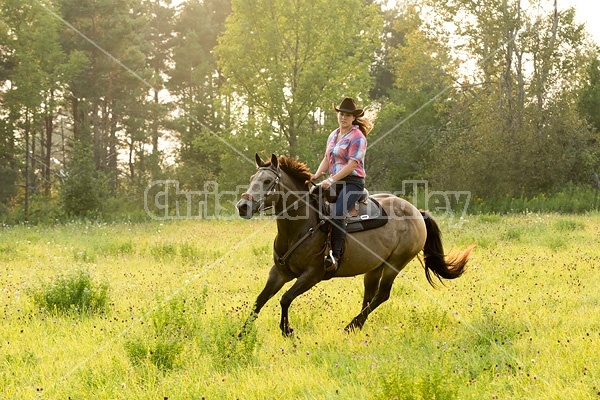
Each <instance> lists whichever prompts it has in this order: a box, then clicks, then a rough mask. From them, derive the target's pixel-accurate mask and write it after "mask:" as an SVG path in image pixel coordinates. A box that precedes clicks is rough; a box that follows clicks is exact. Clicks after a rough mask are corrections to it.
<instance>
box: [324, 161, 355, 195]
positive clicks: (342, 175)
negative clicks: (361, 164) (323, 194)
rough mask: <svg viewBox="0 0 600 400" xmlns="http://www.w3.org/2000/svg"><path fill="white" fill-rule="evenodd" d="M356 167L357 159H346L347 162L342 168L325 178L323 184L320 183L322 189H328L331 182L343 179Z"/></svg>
mask: <svg viewBox="0 0 600 400" xmlns="http://www.w3.org/2000/svg"><path fill="white" fill-rule="evenodd" d="M356 167H358V161H356V160H350V161H348V164H346V165H345V166H344V168H342V169H341V170H340V172H338V173H337V174H335V175H332V176H330V177H329V178H328V179H327V180H325V181H324V182H323V184H322V187H323V189H328V188H329V187H330V186H331V184H332V183H333V182H336V181H339V180H342V179H344V178H345V177H347V176H348V175H350V174H351V173H352V171H354V170H355V169H356Z"/></svg>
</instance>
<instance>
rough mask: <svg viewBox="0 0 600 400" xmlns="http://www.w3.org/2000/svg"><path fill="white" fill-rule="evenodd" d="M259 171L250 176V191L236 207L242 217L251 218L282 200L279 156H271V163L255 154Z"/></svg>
mask: <svg viewBox="0 0 600 400" xmlns="http://www.w3.org/2000/svg"><path fill="white" fill-rule="evenodd" d="M255 158H256V167H257V168H258V171H257V172H256V174H254V175H252V177H251V178H250V186H249V187H248V191H247V192H246V193H244V194H243V195H242V198H241V199H240V201H238V202H237V204H236V207H237V209H238V213H239V214H240V217H242V218H245V219H250V218H252V216H253V215H254V214H256V213H257V212H260V211H262V210H265V209H267V208H271V207H273V206H275V204H277V202H278V201H279V200H280V195H281V194H280V193H279V181H280V180H281V169H280V168H279V162H278V160H277V157H276V156H275V155H274V154H273V155H272V156H271V163H270V164H268V163H265V162H264V161H263V160H261V158H260V157H259V155H258V154H256V155H255Z"/></svg>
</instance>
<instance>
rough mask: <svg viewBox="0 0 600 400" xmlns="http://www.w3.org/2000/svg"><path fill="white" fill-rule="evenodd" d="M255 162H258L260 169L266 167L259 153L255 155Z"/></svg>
mask: <svg viewBox="0 0 600 400" xmlns="http://www.w3.org/2000/svg"><path fill="white" fill-rule="evenodd" d="M254 160H255V161H256V166H257V167H258V168H260V167H264V166H265V163H264V161H263V160H262V159H261V158H260V156H259V155H258V153H255V154H254Z"/></svg>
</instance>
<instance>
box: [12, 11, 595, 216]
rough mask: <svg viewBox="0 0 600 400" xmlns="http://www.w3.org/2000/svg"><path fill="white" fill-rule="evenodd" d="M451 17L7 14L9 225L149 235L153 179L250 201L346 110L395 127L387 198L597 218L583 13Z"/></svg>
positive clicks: (380, 127) (376, 155)
mask: <svg viewBox="0 0 600 400" xmlns="http://www.w3.org/2000/svg"><path fill="white" fill-rule="evenodd" d="M441 3H446V2H438V1H434V0H423V1H418V2H417V1H413V2H411V1H408V2H402V4H401V5H398V6H396V7H395V8H388V7H385V6H381V5H379V4H377V3H374V2H372V1H368V0H348V1H344V2H341V3H339V4H337V3H336V4H332V3H331V2H330V1H328V0H295V1H274V0H254V1H246V0H231V1H230V0H204V1H200V0H188V1H186V2H183V3H181V4H177V5H175V4H171V1H169V0H94V1H91V0H46V1H37V0H0V222H4V223H14V222H20V221H24V220H32V221H53V220H56V219H59V220H60V219H64V218H71V217H73V216H101V217H104V218H111V217H115V216H129V217H132V215H137V216H138V217H140V218H143V217H144V214H145V211H144V210H143V205H144V196H147V195H148V187H153V185H152V183H153V182H157V181H165V180H173V181H175V180H176V181H178V182H179V189H180V190H199V189H202V188H203V187H206V186H205V185H207V184H209V183H210V182H217V184H218V186H219V189H221V190H233V189H234V188H235V187H236V185H242V184H246V183H247V181H248V177H249V175H250V174H251V173H252V171H253V170H254V165H253V163H252V160H253V154H254V153H255V152H259V153H261V154H263V155H264V156H267V155H270V154H271V153H276V154H288V155H291V156H294V157H298V158H299V159H300V160H302V161H305V162H306V163H307V164H308V165H310V166H311V167H312V168H313V169H314V168H316V166H317V163H318V161H319V159H320V158H321V157H322V156H323V150H324V144H325V143H324V142H325V139H326V137H327V134H328V133H329V132H330V131H331V130H332V129H333V128H334V127H335V126H336V118H335V114H334V112H332V109H331V104H332V102H339V101H340V99H341V98H342V97H344V96H352V97H355V98H357V99H358V101H359V104H361V105H365V106H368V108H369V109H370V111H371V112H373V113H376V114H377V116H378V117H377V120H376V125H375V129H374V131H373V132H372V134H371V135H370V136H369V150H368V153H367V161H366V165H367V174H368V181H367V186H368V187H370V188H372V189H374V190H379V191H383V190H386V191H395V192H399V191H401V190H403V189H406V188H409V187H414V185H413V186H410V185H409V186H406V185H403V181H406V180H415V181H426V182H427V184H428V188H429V189H430V190H435V191H469V192H471V194H472V196H473V199H474V200H475V202H474V204H478V205H479V207H480V208H481V207H482V205H484V204H489V205H490V206H489V207H490V208H489V209H487V211H493V209H494V205H497V204H500V203H502V202H504V203H506V199H516V198H521V199H533V198H551V197H552V196H554V195H561V196H563V197H561V198H564V193H565V191H571V192H573V193H575V191H574V189H573V188H576V193H588V194H589V193H591V194H592V197H591V199H592V200H590V201H589V208H588V209H591V208H595V207H596V208H597V207H598V203H597V196H596V195H595V194H596V193H597V191H598V188H599V187H600V179H599V178H598V173H599V169H600V152H599V149H600V143H599V137H598V132H599V131H600V112H599V110H600V64H599V62H598V47H597V45H595V44H593V42H592V41H591V40H590V39H589V37H588V36H587V33H586V30H585V27H584V26H581V25H578V24H577V23H576V22H575V20H574V16H575V14H574V10H573V9H566V10H558V9H556V4H555V3H556V2H553V1H552V0H540V1H539V3H540V4H539V6H538V7H536V8H535V10H534V9H533V7H528V8H523V7H522V6H521V4H520V2H519V1H509V0H493V1H486V2H483V4H482V3H481V2H476V3H474V2H471V1H467V0H456V1H453V2H449V3H447V4H441ZM579 197H581V196H579ZM511 204H514V203H511ZM583 208H584V209H585V208H586V207H583ZM501 211H504V210H501Z"/></svg>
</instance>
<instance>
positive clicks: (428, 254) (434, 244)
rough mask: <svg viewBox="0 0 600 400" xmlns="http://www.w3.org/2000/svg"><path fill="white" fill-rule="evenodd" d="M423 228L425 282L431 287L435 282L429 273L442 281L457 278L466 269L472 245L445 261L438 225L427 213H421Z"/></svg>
mask: <svg viewBox="0 0 600 400" xmlns="http://www.w3.org/2000/svg"><path fill="white" fill-rule="evenodd" d="M421 215H422V216H423V220H424V221H425V226H426V227H427V239H426V240H425V246H424V247H423V253H424V258H425V275H426V276H427V281H428V282H429V284H430V285H431V286H433V287H435V286H436V285H435V282H434V279H433V276H432V274H431V272H432V271H433V274H434V275H435V276H436V277H437V278H438V279H439V280H440V282H441V281H442V279H441V278H444V279H455V278H458V277H459V276H461V275H462V274H463V272H465V270H466V268H467V260H468V258H469V254H470V253H471V250H473V247H475V246H474V245H471V246H469V247H468V248H467V249H466V250H465V251H463V252H462V253H459V254H458V255H455V256H453V257H449V258H448V259H446V256H445V254H444V247H443V246H442V233H441V232H440V228H439V227H438V224H437V223H436V222H435V220H434V219H433V217H432V216H431V214H430V213H428V212H427V211H421Z"/></svg>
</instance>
